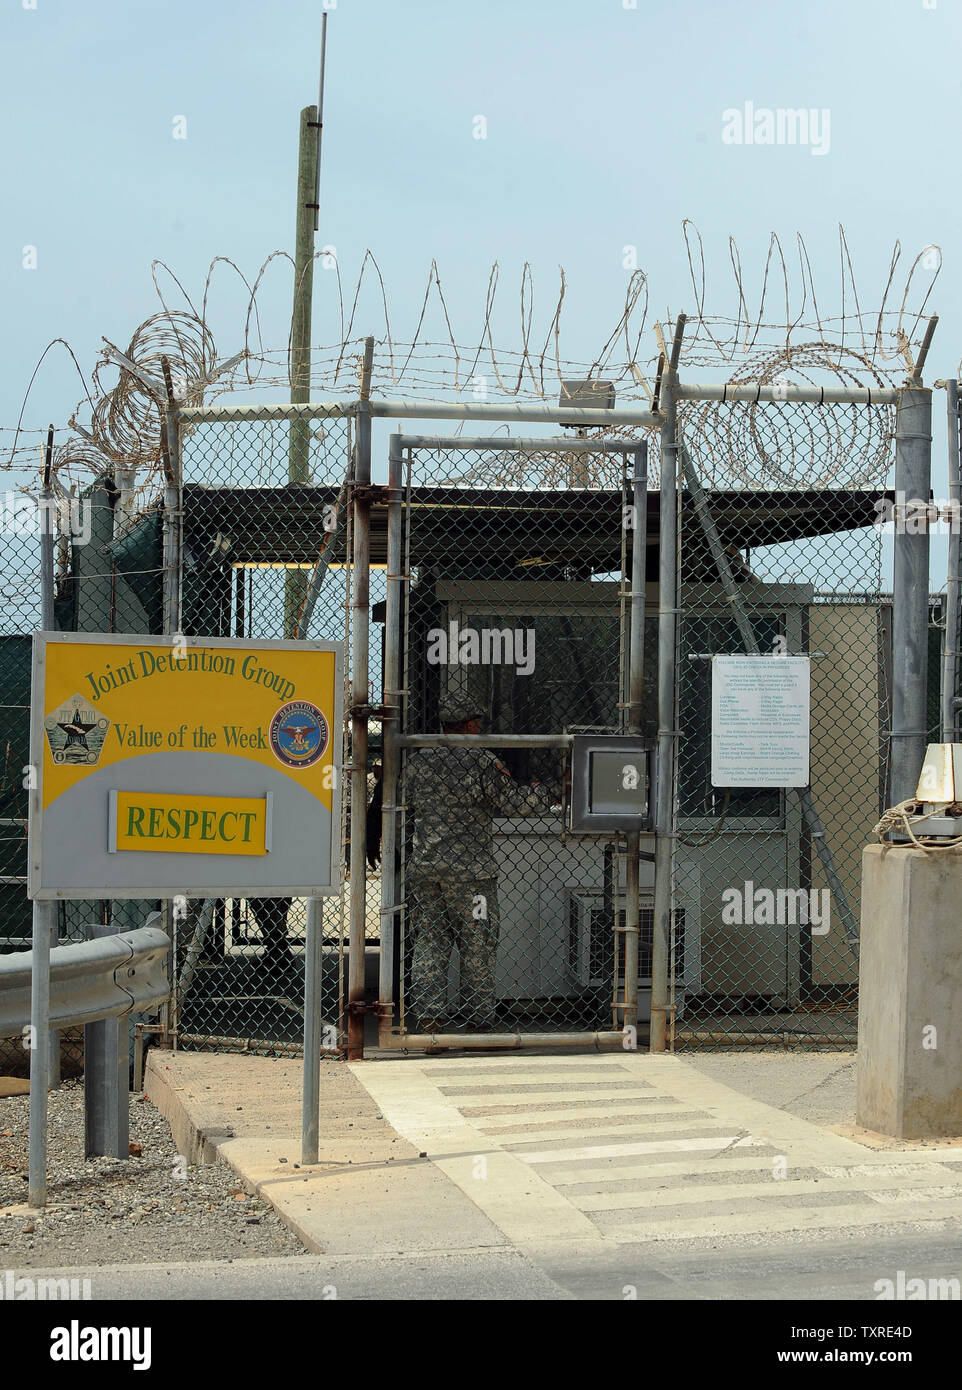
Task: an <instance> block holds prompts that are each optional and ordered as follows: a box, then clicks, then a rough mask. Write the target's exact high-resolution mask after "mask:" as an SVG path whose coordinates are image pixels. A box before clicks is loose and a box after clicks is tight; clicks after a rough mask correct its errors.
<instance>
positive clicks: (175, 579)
mask: <svg viewBox="0 0 962 1390" xmlns="http://www.w3.org/2000/svg"><path fill="white" fill-rule="evenodd" d="M164 425H165V436H166V438H165V443H166V450H165V454H164V461H165V463H166V486H165V489H164V609H163V629H164V633H165V634H167V635H168V636H172V635H173V634H174V633H179V632H180V630H181V625H182V618H181V595H182V586H183V551H184V545H183V542H184V517H183V511H184V503H183V467H182V459H181V450H180V420H179V416H178V411H177V407H176V406H175V405H174V404H173V402H171V404H170V405H169V407H168V409H167V414H166V416H165V420H164ZM163 911H164V919H165V922H166V924H167V926H168V929H169V931H170V939H171V942H172V948H171V978H172V980H173V982H174V987H173V989H172V990H171V994H170V1002H169V1003H168V1004H166V1005H165V1006H164V1009H163V1012H162V1015H161V1018H162V1032H161V1035H160V1042H161V1044H162V1046H164V1047H170V1046H171V1043H173V1046H174V1047H176V1046H177V1032H178V1027H179V1012H180V991H179V989H178V987H177V979H178V969H179V965H180V962H179V959H178V956H179V942H178V939H177V938H178V932H177V923H178V918H177V914H176V913H175V912H174V910H173V909H172V907H171V904H170V903H169V902H168V903H165V904H164V905H163Z"/></svg>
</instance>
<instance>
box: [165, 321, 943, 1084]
mask: <svg viewBox="0 0 962 1390" xmlns="http://www.w3.org/2000/svg"><path fill="white" fill-rule="evenodd" d="M684 325H685V317H684V315H682V316H680V318H679V320H678V323H677V325H676V327H675V334H674V339H673V341H672V344H671V346H670V349H669V348H666V349H665V351H664V353H663V357H662V363H661V368H660V372H659V377H658V380H657V382H656V386H655V394H654V397H653V400H652V404H651V409H650V410H637V409H635V410H603V409H588V408H582V407H573V406H572V407H564V406H559V407H554V406H551V407H549V406H540V405H512V404H503V405H502V404H494V405H491V404H482V403H450V402H433V401H423V400H422V401H410V400H376V399H368V400H363V399H354V400H348V401H337V402H324V403H317V404H308V405H302V406H296V405H295V406H290V405H278V406H267V407H265V406H261V407H257V406H254V407H251V406H244V407H236V408H235V407H207V408H205V407H196V408H180V409H172V410H171V412H170V414H169V416H168V439H169V440H170V441H171V443H172V449H171V452H172V454H176V453H177V435H178V430H179V428H180V426H181V425H182V424H190V423H194V422H200V421H208V422H215V421H218V420H220V421H225V422H226V421H241V420H256V419H274V420H285V419H287V420H293V419H297V418H323V417H324V416H325V415H339V416H350V417H354V419H355V420H356V422H357V442H356V453H355V457H356V469H355V475H354V478H353V480H352V483H351V506H352V514H353V520H354V537H353V541H354V547H353V561H354V566H355V571H356V573H355V583H356V588H355V592H354V629H353V633H352V640H351V657H352V674H353V684H352V691H351V702H350V716H351V724H352V733H353V740H352V748H353V750H354V757H353V760H352V766H351V769H350V773H351V776H352V796H351V806H352V821H353V833H352V837H351V850H352V870H353V869H354V868H355V866H356V867H357V869H358V872H357V873H356V874H355V873H354V872H352V875H351V878H352V891H351V907H350V932H349V958H350V972H351V973H350V981H349V999H348V1004H347V1014H348V1019H347V1025H348V1055H349V1056H350V1057H360V1056H363V1019H364V1015H365V1014H366V1013H367V1012H369V1011H371V1012H376V1014H377V1016H378V1021H379V1042H380V1045H381V1046H382V1047H386V1048H394V1049H397V1048H419V1047H425V1046H440V1047H460V1048H466V1047H494V1046H501V1047H510V1048H520V1047H524V1046H542V1047H544V1046H550V1047H558V1046H584V1045H594V1046H624V1045H625V1041H626V1039H625V1034H624V1033H623V1032H608V1033H605V1032H598V1033H590V1034H547V1035H546V1034H537V1033H531V1034H479V1035H475V1036H473V1037H472V1036H468V1035H452V1036H446V1035H438V1036H437V1037H435V1036H433V1035H431V1036H426V1035H417V1034H409V1035H406V1036H404V1035H398V1034H396V1033H394V1032H393V1031H392V1025H393V1004H394V1001H393V999H392V997H391V996H392V992H393V991H392V987H391V980H392V973H393V964H394V962H393V957H392V934H391V933H390V932H382V944H381V952H382V954H381V962H380V998H379V1000H378V1002H377V1004H376V1005H375V1006H374V1009H373V1010H372V1009H371V1008H370V1006H369V1005H367V1004H366V1003H365V1001H364V982H363V974H364V966H363V962H364V941H365V901H364V889H365V886H366V843H365V840H366V836H365V833H364V827H365V812H366V781H365V776H364V773H365V768H364V767H362V766H360V765H359V761H358V757H357V754H358V752H359V751H365V752H366V743H367V726H368V719H369V717H370V716H371V715H375V716H376V717H380V718H381V720H382V724H383V730H384V779H385V794H384V803H383V812H384V823H383V841H382V854H383V860H384V862H392V861H393V855H394V849H395V845H396V828H397V815H398V810H399V808H398V806H397V804H396V796H395V795H393V794H388V787H390V788H391V789H392V793H393V791H394V789H396V784H397V777H398V759H399V753H400V749H401V747H402V746H403V736H402V735H401V734H400V717H401V708H400V702H401V698H402V692H401V690H400V688H399V687H400V672H399V666H398V661H397V656H398V650H397V648H396V646H395V644H392V643H390V642H388V643H386V651H385V668H384V688H383V702H384V703H383V705H382V706H372V705H371V704H370V703H369V700H370V696H369V691H368V684H367V682H368V654H369V633H368V624H369V613H368V610H367V607H366V604H367V594H368V582H369V574H370V512H371V504H372V500H374V498H375V497H376V499H377V500H378V501H379V502H380V501H385V502H386V503H387V510H388V544H389V562H388V572H387V603H386V610H387V611H386V622H387V625H388V627H389V628H391V629H392V630H395V631H396V630H397V628H398V623H399V615H400V608H401V592H402V590H401V586H402V585H403V584H404V583H405V582H406V576H405V575H404V573H403V556H402V553H401V522H402V505H403V494H402V476H401V453H400V448H399V447H398V446H397V445H394V446H393V447H392V449H391V456H390V475H389V482H388V486H387V488H386V489H380V488H372V486H371V443H370V438H371V436H370V430H371V421H372V419H374V418H386V419H392V420H402V419H404V418H415V419H418V420H446V421H459V422H463V421H466V420H477V421H496V422H498V423H499V424H505V423H514V422H523V421H529V422H537V423H546V424H547V423H553V424H566V425H580V426H583V427H586V428H589V427H590V428H594V429H604V428H610V427H625V426H631V427H633V428H635V429H637V430H644V431H653V430H658V431H659V432H660V452H661V479H660V500H661V510H660V523H659V600H658V649H659V664H658V672H657V682H658V755H659V756H658V768H657V781H656V788H655V798H654V800H655V826H656V834H657V838H656V865H655V907H654V934H653V961H652V1004H651V1037H650V1048H651V1050H652V1051H664V1050H665V1049H666V1047H667V1046H668V1043H669V1037H670V1028H669V1018H670V1014H671V1003H670V985H671V980H670V975H671V972H670V968H669V962H670V951H671V937H672V907H673V857H674V856H673V850H674V839H675V811H676V757H675V751H676V749H675V744H676V740H677V737H678V729H677V727H676V722H677V721H676V700H677V671H676V655H677V651H676V648H677V633H678V618H679V611H678V597H679V594H678V562H679V514H680V506H681V498H682V491H683V489H684V487H685V485H686V484H685V477H684V470H683V465H682V458H681V452H682V450H681V439H680V435H679V424H678V408H679V405H680V404H683V403H686V402H717V403H719V404H722V403H735V402H745V403H751V404H754V405H766V404H773V403H786V402H788V403H799V404H807V405H811V406H819V405H835V404H851V405H864V406H880V405H886V406H895V407H896V408H897V411H898V416H897V420H898V425H897V430H896V440H895V443H896V449H895V456H896V468H895V486H896V489H903V490H904V492H905V495H906V496H918V497H923V498H924V497H927V496H928V487H929V476H930V441H931V391H930V390H929V389H928V388H925V387H923V386H922V383H921V380H920V379H919V378H918V376H917V375H916V376H913V377H912V378H911V379H910V380H909V381H907V382H906V384H905V386H904V387H899V388H894V387H893V388H879V387H873V388H869V387H852V386H832V387H824V388H822V387H813V386H798V385H794V384H788V383H785V382H777V383H774V384H749V385H741V384H721V385H707V384H699V383H689V382H681V381H680V380H679V376H678V366H679V359H680V353H681V339H682V335H683V332H684ZM426 438H427V439H430V438H431V437H430V436H395V439H396V440H398V441H403V446H404V447H407V446H408V445H409V444H415V443H417V442H424V440H425V439H426ZM392 443H393V441H392ZM459 443H460V444H461V445H462V447H471V445H470V444H469V443H467V442H465V441H459V440H458V439H456V438H449V439H445V440H444V446H445V447H447V448H451V447H458V445H459ZM477 444H478V441H473V446H474V447H477ZM519 444H521V445H522V446H524V445H525V444H527V445H528V446H529V447H530V446H532V445H534V446H536V447H538V448H540V449H542V450H543V449H544V447H545V440H538V441H523V440H522V441H519V440H512V439H510V437H509V438H507V439H506V438H504V437H499V438H498V439H497V441H496V447H497V448H498V449H500V450H504V449H505V448H506V447H512V446H514V447H517V446H518V445H519ZM598 444H599V440H598V439H597V438H593V439H585V440H583V441H581V440H577V439H566V440H565V448H566V449H568V450H571V449H572V448H573V447H574V448H578V447H582V448H585V449H588V450H591V449H594V450H595V451H598ZM608 447H613V441H609V445H608ZM630 447H634V448H637V441H636V442H635V443H634V445H633V446H630ZM629 451H630V448H629ZM636 483H637V480H636ZM635 495H636V498H637V497H638V496H639V494H638V489H637V486H636V492H635ZM180 505H181V494H180V491H179V481H178V477H177V475H176V473H174V475H173V477H171V478H169V479H168V507H167V510H166V512H165V546H166V550H165V555H166V562H167V583H166V585H165V598H166V602H165V630H166V631H169V632H175V631H177V625H178V623H179V621H180V619H179V576H180V574H181V572H182V545H181V543H180V535H179V529H180ZM636 529H637V528H636ZM894 553H895V574H894V582H893V610H894V634H893V648H894V652H895V662H894V670H893V708H892V721H891V729H890V730H889V738H890V747H891V777H890V798H891V800H893V801H895V800H899V799H902V798H904V797H905V796H907V795H910V794H911V790H912V787H913V786H914V779H915V776H916V775H917V769H918V766H920V764H921V759H922V755H923V753H924V744H925V737H926V735H925V728H924V724H925V720H924V703H925V691H924V683H922V682H921V681H920V674H919V673H920V671H922V670H923V669H924V663H923V660H922V656H923V653H924V648H925V632H926V627H927V614H928V535H927V533H926V531H925V530H924V528H923V529H921V530H920V531H918V532H916V533H913V534H910V535H909V534H904V532H903V533H902V534H897V535H896V537H895V543H894ZM631 597H632V620H633V621H634V618H635V610H636V608H638V607H640V608H641V614H642V618H643V605H638V604H637V603H636V601H635V600H636V595H634V594H633V595H632V596H631ZM637 678H638V673H637V670H636V671H635V679H636V680H637ZM632 689H633V693H632V695H631V697H630V701H629V704H630V705H632V706H633V704H634V701H635V693H636V692H635V690H634V686H633V687H632ZM427 737H428V736H422V740H423V739H425V738H427ZM518 737H519V738H520V739H522V740H525V741H526V742H528V743H529V745H530V743H531V737H532V736H523V735H522V736H518ZM549 737H551V736H549ZM564 737H565V736H564V735H558V736H553V741H554V742H555V743H556V745H557V746H560V745H561V744H562V742H563V740H564ZM447 738H448V739H449V740H450V741H451V742H455V741H468V740H469V739H470V741H471V742H474V743H475V744H476V745H482V746H483V744H484V743H485V742H487V743H488V745H489V746H490V745H491V744H496V743H501V744H504V743H505V742H506V738H505V736H504V735H498V736H478V737H476V738H471V736H447ZM430 739H431V742H432V743H435V744H440V743H441V742H442V740H444V739H445V736H443V735H432V736H430ZM422 746H423V742H422ZM389 779H390V780H389ZM389 856H390V857H389ZM390 877H391V876H390V875H388V876H387V878H388V879H390ZM392 898H393V891H391V887H390V884H382V907H381V916H382V924H387V923H388V922H389V921H391V920H393V917H394V914H395V913H396V912H397V910H398V906H399V905H398V904H395V903H394V902H393V901H392V900H391V899H392ZM634 940H635V942H637V934H635V935H634ZM625 1002H626V1003H627V1004H630V1001H625Z"/></svg>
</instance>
